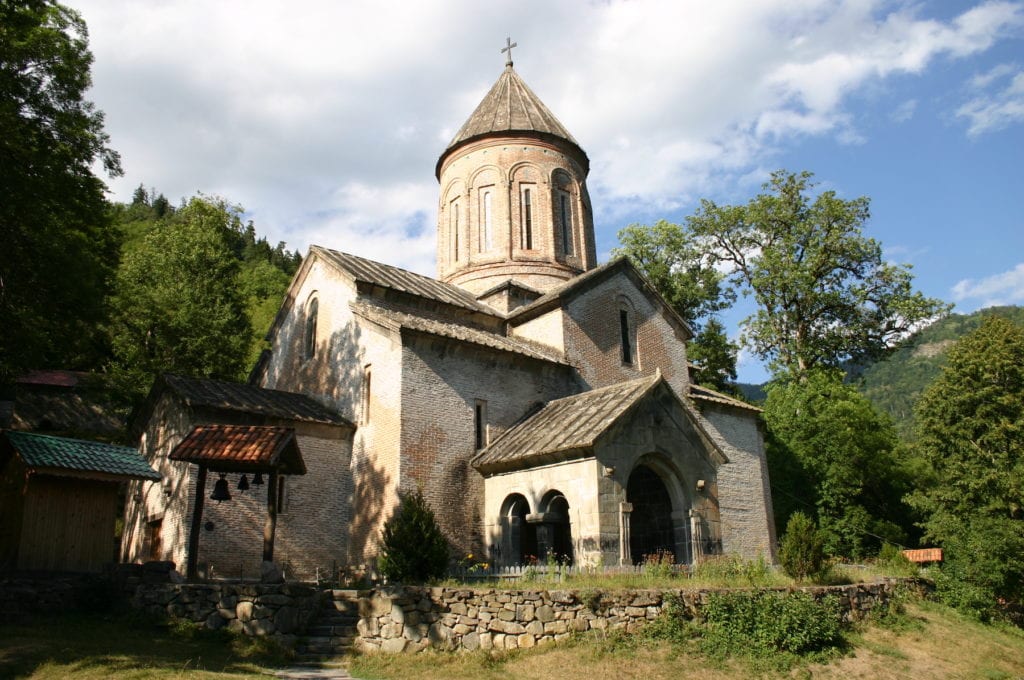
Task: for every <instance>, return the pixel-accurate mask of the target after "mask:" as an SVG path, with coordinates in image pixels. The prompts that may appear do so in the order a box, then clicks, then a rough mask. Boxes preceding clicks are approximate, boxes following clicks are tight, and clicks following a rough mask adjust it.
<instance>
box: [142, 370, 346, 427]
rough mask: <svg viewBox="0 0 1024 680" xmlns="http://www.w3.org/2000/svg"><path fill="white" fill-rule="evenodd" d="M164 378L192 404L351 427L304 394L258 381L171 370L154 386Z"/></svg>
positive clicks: (175, 392)
mask: <svg viewBox="0 0 1024 680" xmlns="http://www.w3.org/2000/svg"><path fill="white" fill-rule="evenodd" d="M161 381H162V385H163V386H166V388H167V389H169V390H171V391H172V392H173V393H174V394H176V395H178V396H179V397H181V399H182V400H183V401H184V402H185V403H186V404H187V405H189V406H193V407H196V406H198V407H205V408H213V409H220V410H224V411H237V412H240V413H247V414H252V415H260V416H266V417H268V418H278V419H281V420H295V421H300V422H307V423H322V424H324V425H344V426H348V427H352V423H351V422H349V421H348V420H346V419H345V418H343V417H342V416H341V415H339V414H338V413H336V412H335V411H332V410H330V409H329V408H327V407H326V406H324V405H322V404H320V403H319V402H318V401H316V400H315V399H313V398H312V397H309V396H307V395H305V394H297V393H295V392H284V391H281V390H270V389H267V388H265V387H257V386H256V385H246V384H243V383H235V382H227V381H225V380H214V379H213V378H186V377H185V376H181V375H174V374H172V373H165V374H164V375H163V376H161V378H160V379H159V380H158V381H157V384H156V385H154V387H153V389H154V390H158V389H160V387H161Z"/></svg>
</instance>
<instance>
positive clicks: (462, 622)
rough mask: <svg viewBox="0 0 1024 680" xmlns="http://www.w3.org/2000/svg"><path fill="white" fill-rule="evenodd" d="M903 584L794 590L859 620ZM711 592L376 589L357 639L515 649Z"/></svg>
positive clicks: (630, 621)
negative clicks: (827, 600)
mask: <svg viewBox="0 0 1024 680" xmlns="http://www.w3.org/2000/svg"><path fill="white" fill-rule="evenodd" d="M907 585H910V586H912V587H915V586H916V587H917V588H918V589H922V587H923V586H922V584H920V583H919V582H917V581H914V580H912V579H887V580H884V581H880V582H877V583H866V584H857V585H850V586H821V587H807V588H799V589H798V590H800V591H802V592H806V593H809V594H810V595H811V596H812V597H814V598H815V599H821V598H824V597H828V596H836V597H838V598H839V604H840V611H841V615H842V616H843V618H844V620H859V619H862V618H864V617H866V616H868V615H870V612H871V610H872V609H875V608H876V607H880V606H883V605H884V604H885V603H886V602H888V601H889V600H890V599H891V598H893V597H894V596H896V594H897V593H898V592H899V590H900V589H901V588H904V587H906V586H907ZM779 590H785V589H779ZM712 592H714V591H710V590H673V591H661V590H638V591H612V592H602V591H591V592H586V593H580V592H576V591H572V590H544V591H529V590H480V589H453V588H413V587H405V588H402V587H398V588H391V589H382V590H380V591H375V592H372V593H369V594H367V595H365V596H363V597H362V598H361V599H360V607H359V610H360V611H359V613H360V621H359V625H358V630H359V634H360V637H359V638H358V639H357V640H356V647H357V649H361V650H364V651H382V652H418V651H421V650H424V649H428V648H431V647H433V648H439V649H450V650H469V651H472V650H476V649H518V648H527V647H534V646H536V645H539V644H547V643H551V642H556V641H561V640H567V639H568V638H569V637H570V636H571V635H573V634H580V633H586V632H587V631H599V632H600V631H607V630H624V631H626V632H629V633H635V632H638V631H639V630H640V629H641V628H643V627H644V626H645V625H647V624H648V623H649V622H650V621H653V620H654V619H656V618H658V617H659V616H661V613H662V609H663V607H664V603H665V596H666V594H668V593H671V594H673V595H676V596H678V597H679V598H680V599H681V600H682V602H683V604H684V606H685V609H686V612H687V615H688V616H689V617H690V618H696V617H699V615H700V609H701V608H702V606H703V605H704V603H705V602H706V601H707V598H708V596H709V595H710V594H711V593H712Z"/></svg>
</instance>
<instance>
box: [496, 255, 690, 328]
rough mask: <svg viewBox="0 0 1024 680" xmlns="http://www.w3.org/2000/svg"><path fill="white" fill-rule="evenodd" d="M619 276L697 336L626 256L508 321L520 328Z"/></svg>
mask: <svg viewBox="0 0 1024 680" xmlns="http://www.w3.org/2000/svg"><path fill="white" fill-rule="evenodd" d="M616 273H622V274H625V275H626V276H629V277H630V278H632V279H633V280H634V282H635V283H636V284H637V287H639V288H640V289H641V290H643V291H645V292H646V293H647V294H648V296H649V297H650V298H651V299H652V300H654V301H655V302H656V303H657V305H658V306H660V307H661V308H662V310H663V311H664V312H665V315H666V316H667V317H668V318H669V320H670V321H671V322H672V323H674V324H675V325H676V326H678V327H679V329H680V330H682V331H683V333H684V334H685V335H687V336H688V337H693V329H692V328H690V324H688V323H686V321H685V320H684V319H683V318H682V317H681V316H679V314H678V313H677V312H676V311H675V310H674V309H672V306H671V305H669V304H668V302H666V301H665V298H664V297H662V296H661V293H659V292H658V291H657V289H655V288H654V286H653V285H652V284H651V282H650V281H648V280H647V279H646V278H644V276H643V274H641V273H640V272H639V271H637V269H636V267H634V266H633V264H632V263H631V262H630V261H629V258H627V257H626V256H622V257H617V258H615V259H614V260H612V261H610V262H606V263H604V264H602V265H600V266H598V267H595V268H593V269H590V270H588V271H585V272H583V273H582V274H580V275H579V276H575V277H573V278H571V279H569V280H568V281H566V282H564V283H561V284H559V285H557V286H555V287H554V288H552V289H551V290H549V291H548V292H547V293H545V294H544V295H542V296H541V297H539V298H537V299H536V300H534V301H533V302H531V303H530V304H528V305H523V306H522V307H519V308H518V309H515V310H513V311H512V312H510V313H509V315H508V322H509V323H510V324H512V325H513V326H516V325H518V324H521V323H524V322H526V321H529V320H530V319H533V318H536V317H538V316H540V315H541V314H544V313H545V312H547V311H550V310H551V309H553V308H555V307H558V306H560V305H563V304H564V303H565V302H566V301H567V300H570V299H572V298H574V297H576V296H577V295H580V294H581V293H583V292H585V291H587V290H589V289H590V288H592V287H593V286H596V285H597V284H599V283H601V282H602V281H605V280H606V279H608V278H610V277H612V276H614V275H615V274H616Z"/></svg>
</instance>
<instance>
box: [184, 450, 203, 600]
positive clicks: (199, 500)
mask: <svg viewBox="0 0 1024 680" xmlns="http://www.w3.org/2000/svg"><path fill="white" fill-rule="evenodd" d="M205 500H206V466H205V465H200V466H199V474H197V475H196V500H195V504H194V506H193V508H192V531H191V533H189V535H188V554H187V563H188V566H187V567H186V572H185V573H186V578H188V580H189V581H195V580H196V579H197V578H198V577H199V532H200V531H202V528H203V503H204V502H205Z"/></svg>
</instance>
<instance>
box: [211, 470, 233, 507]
mask: <svg viewBox="0 0 1024 680" xmlns="http://www.w3.org/2000/svg"><path fill="white" fill-rule="evenodd" d="M210 498H211V499H212V500H215V501H217V502H218V503H220V502H221V501H229V500H231V492H230V491H228V480H227V479H225V478H224V473H223V472H222V473H221V474H220V479H218V480H217V483H216V484H214V485H213V493H211V494H210Z"/></svg>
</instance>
